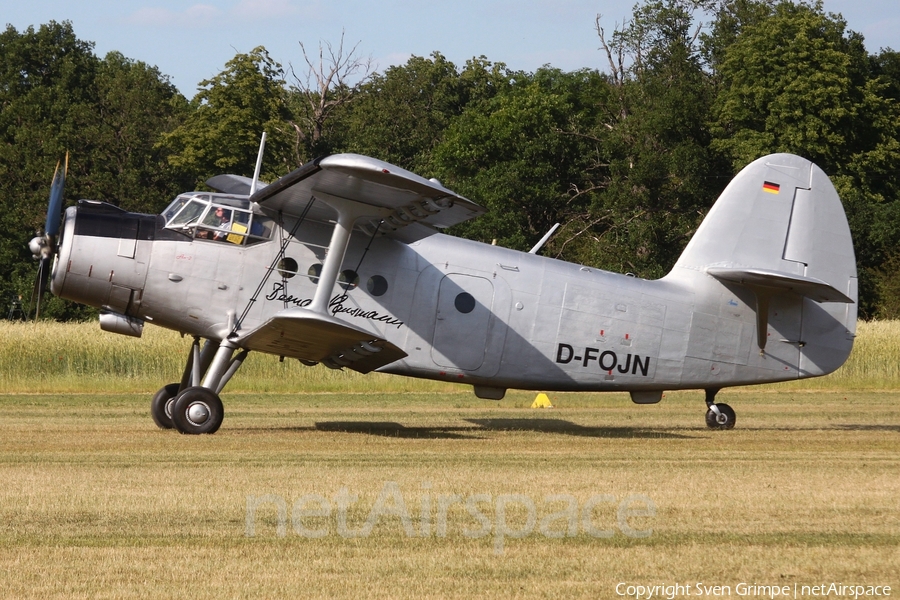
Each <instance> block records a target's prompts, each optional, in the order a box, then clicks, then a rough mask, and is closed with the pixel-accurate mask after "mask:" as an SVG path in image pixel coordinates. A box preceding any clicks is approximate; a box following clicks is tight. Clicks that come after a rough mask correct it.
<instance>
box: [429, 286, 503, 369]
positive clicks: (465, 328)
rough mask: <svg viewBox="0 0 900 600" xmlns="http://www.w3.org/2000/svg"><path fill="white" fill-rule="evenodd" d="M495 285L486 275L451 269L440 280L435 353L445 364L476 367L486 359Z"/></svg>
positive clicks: (432, 353) (437, 362) (456, 366)
mask: <svg viewBox="0 0 900 600" xmlns="http://www.w3.org/2000/svg"><path fill="white" fill-rule="evenodd" d="M493 301H494V286H493V284H491V282H490V280H488V279H485V278H484V277H475V276H472V275H462V274H460V273H450V274H448V275H446V276H445V277H444V278H443V279H442V280H441V284H440V290H439V292H438V305H437V315H436V322H435V326H434V341H433V343H432V348H431V357H432V359H433V360H434V362H435V364H436V365H438V366H441V367H448V368H457V369H461V370H463V371H475V370H477V369H478V368H479V367H481V364H482V363H483V362H484V353H485V347H486V346H487V339H488V332H489V328H490V325H491V308H492V305H493Z"/></svg>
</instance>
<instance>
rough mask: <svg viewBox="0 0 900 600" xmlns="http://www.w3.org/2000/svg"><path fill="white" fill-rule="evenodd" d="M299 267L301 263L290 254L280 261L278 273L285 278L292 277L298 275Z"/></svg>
mask: <svg viewBox="0 0 900 600" xmlns="http://www.w3.org/2000/svg"><path fill="white" fill-rule="evenodd" d="M299 268H300V265H298V264H297V261H296V260H294V259H293V258H291V257H289V256H288V257H285V258H282V259H281V260H279V261H278V267H277V269H278V273H279V274H280V275H281V276H282V277H284V278H285V279H290V278H291V277H293V276H294V275H296V274H297V269H299Z"/></svg>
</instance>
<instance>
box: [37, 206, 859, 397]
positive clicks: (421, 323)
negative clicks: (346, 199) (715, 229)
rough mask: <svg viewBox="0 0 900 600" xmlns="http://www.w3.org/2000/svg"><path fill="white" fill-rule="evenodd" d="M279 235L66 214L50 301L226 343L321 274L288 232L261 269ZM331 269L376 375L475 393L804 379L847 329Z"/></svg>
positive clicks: (291, 301)
mask: <svg viewBox="0 0 900 600" xmlns="http://www.w3.org/2000/svg"><path fill="white" fill-rule="evenodd" d="M293 225H294V222H292V221H290V220H288V221H287V222H285V223H284V224H283V225H282V227H283V228H282V227H279V228H278V230H277V231H275V232H274V235H273V236H272V239H271V240H270V241H268V242H264V243H258V244H256V245H252V246H239V245H234V244H228V243H219V242H215V241H212V240H204V239H195V238H192V237H189V236H186V235H181V234H178V233H175V232H171V231H168V230H165V229H164V227H163V222H162V218H161V217H157V216H151V215H136V214H133V213H125V212H122V211H119V210H117V209H115V208H113V207H110V206H108V205H86V204H82V205H80V206H79V207H77V208H76V207H73V208H69V209H68V210H67V213H66V218H65V224H64V230H63V235H62V239H61V243H60V253H59V256H58V260H57V263H56V265H55V268H54V272H53V275H52V289H53V291H54V293H56V294H57V295H60V296H62V297H64V298H68V299H71V300H74V301H77V302H80V303H84V304H88V305H92V306H96V307H100V308H102V309H105V310H108V311H112V312H113V313H117V314H122V315H126V316H128V317H131V318H134V319H139V320H142V321H146V322H149V323H153V324H155V325H159V326H161V327H166V328H169V329H173V330H176V331H179V332H183V333H186V334H189V335H194V336H200V337H204V338H209V339H213V340H222V339H223V338H225V337H226V336H227V335H228V334H229V332H231V331H232V330H233V328H234V327H235V323H236V321H237V319H239V317H240V316H241V315H243V314H245V315H246V316H245V317H244V319H243V320H242V321H240V328H241V329H242V330H250V329H253V328H255V327H257V326H259V325H260V324H262V323H264V322H265V321H266V320H267V319H269V318H271V317H272V316H273V315H275V314H276V313H278V312H279V311H283V310H285V309H286V308H295V307H296V308H304V307H306V306H309V304H310V303H311V301H312V298H313V296H314V294H315V290H316V286H317V283H316V281H317V280H316V277H314V276H313V277H310V276H309V275H308V273H313V274H314V273H315V269H314V267H315V265H321V264H322V262H323V260H324V256H325V253H326V250H327V247H328V245H329V239H330V236H331V234H332V228H333V225H331V224H330V223H325V222H312V221H310V222H304V223H303V224H302V225H301V226H300V227H299V229H297V231H296V233H295V235H294V237H293V239H292V240H291V241H290V242H289V243H288V244H287V246H286V251H285V253H284V257H285V258H286V259H287V258H290V259H293V260H294V261H296V264H297V269H296V271H297V274H294V273H289V272H287V271H283V270H282V271H281V272H280V271H279V270H277V269H273V268H272V266H273V260H274V259H276V258H277V257H278V256H279V248H280V242H279V240H281V239H283V238H287V237H288V231H290V229H291V228H292V227H293ZM342 269H344V270H352V271H354V272H356V273H357V274H358V277H359V279H358V284H356V285H350V286H347V285H346V284H344V285H340V284H339V285H335V286H334V290H333V291H332V292H331V293H330V296H331V300H330V302H329V303H328V311H329V313H330V314H331V315H333V316H334V317H336V318H338V319H341V320H343V321H345V322H346V323H348V324H350V325H352V326H354V327H356V328H360V329H364V330H367V331H371V333H372V334H373V335H374V336H377V337H380V338H383V339H386V340H387V341H389V342H391V343H392V344H394V345H396V346H397V347H398V348H400V349H402V350H403V351H404V352H405V353H406V354H407V356H406V358H404V359H402V360H398V361H395V362H393V363H391V364H389V365H387V366H385V367H382V368H380V369H379V370H380V371H383V372H387V373H394V374H399V375H406V376H413V377H422V378H429V379H438V380H447V381H454V382H459V383H466V384H471V385H475V386H480V387H481V388H488V389H504V388H519V389H540V390H547V391H549V390H560V391H562V390H584V391H588V390H597V391H602V390H629V391H640V390H663V389H679V388H719V387H726V386H731V385H742V384H753V383H762V382H771V381H784V380H790V379H797V378H801V377H811V376H817V375H823V374H826V373H829V372H831V371H833V370H834V369H836V368H837V367H839V366H840V365H841V364H842V363H843V362H844V360H845V359H846V357H847V355H848V354H849V352H850V349H851V348H852V343H853V334H854V330H855V318H856V317H855V315H856V313H855V311H856V305H855V304H819V303H816V302H813V301H812V300H810V299H808V298H805V297H803V296H800V295H777V296H773V297H772V298H771V301H770V305H769V307H768V311H769V313H768V314H769V318H768V325H767V336H768V343H767V344H766V345H765V350H764V351H761V350H760V346H759V344H758V343H757V340H756V337H757V318H756V315H755V304H754V298H753V295H752V294H749V293H748V292H747V291H746V290H743V289H742V288H740V287H739V286H737V287H733V286H732V287H728V286H726V285H725V284H723V283H722V282H721V281H719V280H717V279H715V278H713V277H711V276H710V275H708V274H706V273H704V272H702V271H698V270H691V269H684V268H682V269H679V268H676V269H675V270H673V272H672V273H670V274H669V275H668V276H667V277H665V278H663V279H660V280H656V281H648V280H644V279H640V278H636V277H630V276H624V275H617V274H613V273H609V272H605V271H602V270H599V269H594V268H589V267H584V266H580V265H576V264H571V263H567V262H563V261H560V260H554V259H550V258H545V257H542V256H537V255H534V254H528V253H523V252H518V251H514V250H509V249H506V248H501V247H496V246H491V245H486V244H482V243H478V242H473V241H469V240H464V239H460V238H455V237H451V236H447V235H441V234H436V235H433V236H430V237H427V238H424V239H421V240H419V241H416V242H413V243H410V244H407V243H403V242H400V241H397V240H393V239H390V238H386V237H376V238H374V239H373V238H371V237H368V236H365V235H363V234H362V233H359V232H354V233H353V235H352V237H351V240H350V244H349V247H348V249H347V254H346V257H345V259H344V262H343V266H342ZM285 274H286V275H289V277H286V276H284V275H285ZM266 278H268V279H266ZM264 279H265V284H264V285H263V286H262V288H261V289H259V286H260V284H261V282H263V281H264ZM351 283H352V282H351ZM385 284H386V285H385ZM258 289H259V292H258V294H256V296H255V297H254V294H255V293H256V292H257V290H258ZM854 294H855V291H854ZM248 307H249V309H248ZM476 389H477V388H476Z"/></svg>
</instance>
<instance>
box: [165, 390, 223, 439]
mask: <svg viewBox="0 0 900 600" xmlns="http://www.w3.org/2000/svg"><path fill="white" fill-rule="evenodd" d="M224 418H225V409H224V408H223V407H222V400H220V399H219V395H218V394H216V393H215V392H214V391H212V390H210V389H207V388H205V387H199V386H197V387H189V388H187V389H186V390H184V391H183V392H181V393H180V394H178V397H177V398H175V403H174V405H173V406H172V422H173V423H174V425H175V429H177V430H178V431H179V432H180V433H185V434H188V435H200V434H203V433H215V432H216V431H218V430H219V427H221V425H222V420H223V419H224Z"/></svg>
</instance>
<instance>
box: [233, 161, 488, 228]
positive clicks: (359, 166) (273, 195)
mask: <svg viewBox="0 0 900 600" xmlns="http://www.w3.org/2000/svg"><path fill="white" fill-rule="evenodd" d="M311 198H318V199H320V200H322V199H327V200H328V201H332V202H335V201H336V202H340V201H341V200H349V201H353V202H357V203H360V204H368V205H370V206H373V207H378V208H379V209H388V210H389V211H390V212H389V214H388V215H387V216H386V217H384V219H383V221H384V222H383V223H381V224H380V225H379V221H381V220H382V219H381V218H378V217H373V218H372V219H369V220H366V219H361V220H360V221H359V222H357V224H356V227H357V228H359V229H361V230H362V231H364V232H366V233H368V234H369V235H372V234H374V233H375V230H376V228H377V230H378V233H380V234H382V235H388V236H391V237H395V238H398V239H400V240H403V241H406V242H411V241H414V240H417V239H421V238H423V237H427V236H429V235H431V234H433V233H436V228H440V229H443V228H445V227H450V226H451V225H456V224H457V223H462V222H463V221H466V220H468V219H471V218H474V217H477V216H479V215H481V214H484V212H485V209H484V208H483V207H481V206H479V205H477V204H475V203H474V202H472V201H471V200H467V199H466V198H463V197H462V196H460V195H458V194H456V193H455V192H452V191H451V190H448V189H447V188H445V187H444V186H443V185H441V184H440V182H438V181H437V180H436V179H430V180H429V179H425V178H424V177H420V176H419V175H416V174H415V173H410V172H409V171H406V170H404V169H401V168H400V167H396V166H394V165H391V164H388V163H386V162H383V161H380V160H377V159H374V158H370V157H368V156H361V155H359V154H333V155H331V156H326V157H325V158H321V159H317V160H315V161H312V162H309V163H306V164H305V165H303V166H302V167H300V168H299V169H297V170H295V171H293V172H291V173H288V174H287V175H285V176H284V177H282V178H281V179H279V180H277V181H275V182H274V183H272V184H270V185H268V186H266V187H265V188H263V189H261V190H259V191H257V192H256V193H255V194H253V196H251V198H250V199H251V200H252V201H254V202H258V203H259V205H260V206H262V207H263V208H265V209H268V210H271V211H276V212H283V213H284V214H286V215H291V216H294V217H299V216H300V215H301V214H302V213H303V211H304V209H305V208H306V206H307V204H308V203H309V200H310V199H311ZM334 216H335V211H334V210H333V209H332V208H330V207H329V206H328V205H327V203H326V202H314V203H313V204H312V206H311V208H310V211H309V212H308V213H307V218H310V219H313V220H321V221H327V220H331V219H334Z"/></svg>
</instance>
